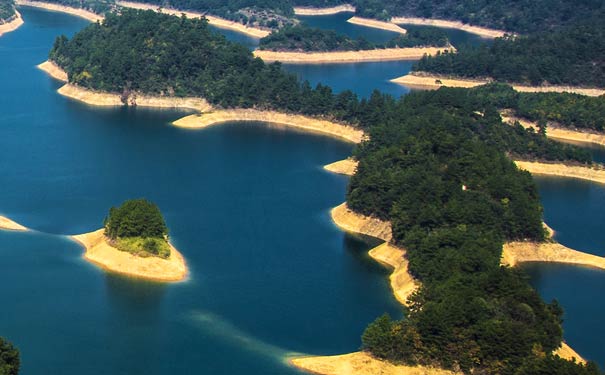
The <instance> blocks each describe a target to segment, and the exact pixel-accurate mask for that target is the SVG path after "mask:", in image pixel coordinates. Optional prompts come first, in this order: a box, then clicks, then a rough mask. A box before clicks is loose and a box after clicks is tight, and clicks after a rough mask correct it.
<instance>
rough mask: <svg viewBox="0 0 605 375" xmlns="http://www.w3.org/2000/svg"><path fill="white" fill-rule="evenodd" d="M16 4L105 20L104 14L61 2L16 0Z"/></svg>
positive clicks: (95, 20) (90, 19) (89, 18)
mask: <svg viewBox="0 0 605 375" xmlns="http://www.w3.org/2000/svg"><path fill="white" fill-rule="evenodd" d="M15 4H17V5H19V6H28V7H35V8H42V9H46V10H52V11H54V12H63V13H69V14H71V15H74V16H78V17H81V18H84V19H87V20H89V21H91V22H97V21H102V20H103V16H101V15H99V14H96V13H93V12H91V11H88V10H85V9H81V8H72V7H67V6H64V5H59V4H54V3H45V2H43V1H30V0H15Z"/></svg>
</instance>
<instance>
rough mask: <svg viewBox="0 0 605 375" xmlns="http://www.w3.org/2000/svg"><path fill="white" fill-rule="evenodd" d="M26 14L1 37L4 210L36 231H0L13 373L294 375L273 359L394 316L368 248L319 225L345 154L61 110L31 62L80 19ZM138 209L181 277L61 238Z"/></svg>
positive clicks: (232, 131) (162, 114)
mask: <svg viewBox="0 0 605 375" xmlns="http://www.w3.org/2000/svg"><path fill="white" fill-rule="evenodd" d="M22 14H23V17H24V19H25V22H26V23H25V25H23V26H22V27H21V28H19V29H18V30H17V31H14V32H12V33H10V34H6V35H5V36H3V37H2V38H0V61H1V65H0V82H2V84H3V90H2V91H1V92H0V105H1V106H2V111H0V150H2V153H1V154H0V155H1V157H0V171H1V173H0V186H2V194H0V213H1V214H3V215H6V216H8V217H11V218H13V219H14V220H16V221H18V222H21V223H23V224H24V225H27V226H29V227H31V228H34V229H35V230H36V231H34V232H29V233H15V232H0V253H1V257H2V259H3V261H2V262H1V263H0V285H2V287H0V296H2V300H3V301H5V302H4V303H3V305H2V309H1V310H2V311H1V313H0V314H1V316H0V335H2V336H5V337H7V338H8V339H10V340H11V341H13V342H14V343H15V344H16V345H17V346H18V347H19V349H20V350H21V353H22V359H23V372H22V373H23V374H25V375H32V374H48V373H49V369H53V371H50V372H58V373H61V374H109V373H111V374H138V373H145V374H167V373H171V374H172V373H174V374H180V373H208V374H239V373H243V374H289V373H297V371H295V370H293V369H291V368H289V367H288V366H287V365H285V363H284V360H283V359H284V356H285V355H287V353H289V352H297V353H311V354H336V353H343V352H348V351H352V350H356V349H357V348H358V347H359V345H360V339H359V337H360V335H361V333H362V331H363V329H364V327H365V326H366V325H367V324H368V323H369V322H370V321H372V320H374V319H375V318H376V317H377V316H379V315H381V314H382V313H384V312H389V313H390V314H391V315H393V316H395V317H401V314H402V313H401V308H400V306H399V305H398V303H397V302H396V301H395V299H394V298H393V296H392V294H391V292H390V289H389V286H388V279H387V277H386V276H387V274H388V272H387V271H386V270H385V269H383V268H382V267H381V266H379V265H378V264H376V263H375V262H373V261H372V260H370V259H369V258H368V256H367V250H368V249H369V248H371V247H372V246H373V245H374V244H372V243H370V242H368V241H367V240H361V239H359V238H355V237H352V236H349V235H346V234H344V233H343V232H342V231H340V230H339V229H338V228H336V227H335V226H334V225H333V224H332V223H331V220H330V217H329V210H330V208H331V207H333V206H335V205H337V204H339V203H341V202H342V201H343V200H344V199H345V197H344V195H345V190H346V185H347V181H348V180H347V178H346V177H343V176H337V175H333V174H330V173H328V172H325V171H324V170H323V169H322V166H323V165H324V164H327V163H330V162H333V161H336V160H340V159H343V158H345V157H347V156H348V155H350V153H351V151H352V146H351V145H350V144H347V143H343V142H340V141H337V140H334V139H331V138H328V137H322V136H319V135H313V134H307V133H299V132H296V131H292V130H287V129H284V128H281V127H270V126H268V125H266V124H259V123H247V124H228V125H225V126H217V127H214V128H209V129H205V130H201V131H191V130H185V129H179V128H176V127H173V126H170V122H171V121H173V120H175V119H177V118H179V117H181V116H183V115H186V114H187V112H185V111H180V112H179V111H169V110H151V109H142V108H138V109H128V108H119V109H116V108H106V109H100V108H98V107H90V106H87V105H84V104H81V103H77V102H74V101H71V100H69V99H66V98H64V97H62V96H60V95H58V94H57V93H56V92H55V90H56V89H57V88H58V87H60V83H59V82H56V81H54V80H52V79H51V78H49V77H47V76H46V75H45V74H44V73H43V72H41V71H39V70H38V69H36V68H35V65H36V64H38V63H40V62H42V61H44V60H45V59H46V55H47V51H48V49H49V48H50V46H51V45H52V42H53V40H54V38H55V37H56V36H57V35H59V34H66V35H72V34H73V33H74V32H76V31H77V30H78V29H80V28H82V27H83V26H85V25H86V22H85V21H83V20H80V19H78V18H74V17H71V16H68V15H63V14H59V13H52V12H44V11H39V10H32V9H27V8H22ZM136 197H146V198H148V199H151V200H153V201H154V202H156V203H157V204H158V205H159V206H160V208H161V210H162V211H163V213H164V214H165V217H166V220H167V223H168V225H169V227H170V234H171V239H172V241H173V243H174V244H175V245H176V246H177V247H178V248H179V249H180V250H181V252H182V253H183V254H184V256H185V258H186V259H187V262H188V265H189V268H190V271H191V275H190V279H189V280H188V281H186V282H183V283H179V284H172V285H166V284H159V283H150V282H144V281H140V280H133V279H129V278H125V277H119V276H115V275H111V274H108V273H105V272H104V271H102V270H100V269H98V268H97V267H95V266H93V265H91V264H89V263H88V262H86V261H84V260H83V259H82V258H81V255H82V249H81V248H80V247H79V246H78V245H77V244H75V243H73V242H72V241H70V240H69V239H67V238H66V237H64V236H63V235H65V234H74V233H80V232H86V231H90V230H94V229H97V228H99V227H100V226H101V223H102V220H103V218H104V216H105V215H106V213H107V210H108V208H109V207H111V206H112V205H117V204H119V203H121V202H122V201H123V200H125V199H129V198H136ZM38 231H40V232H38ZM55 370H56V371H55Z"/></svg>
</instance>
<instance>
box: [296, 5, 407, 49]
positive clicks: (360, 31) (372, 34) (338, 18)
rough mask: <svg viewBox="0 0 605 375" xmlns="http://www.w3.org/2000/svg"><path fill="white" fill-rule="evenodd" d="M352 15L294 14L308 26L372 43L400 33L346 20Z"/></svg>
mask: <svg viewBox="0 0 605 375" xmlns="http://www.w3.org/2000/svg"><path fill="white" fill-rule="evenodd" d="M351 17H353V13H349V12H344V13H338V14H331V15H326V16H296V18H298V19H299V20H300V21H301V22H303V23H304V24H305V25H308V26H310V27H317V28H320V29H325V30H334V31H336V32H337V33H339V34H344V35H346V36H348V37H351V38H359V37H363V38H364V39H366V40H368V41H370V42H374V43H384V42H386V41H389V40H391V39H393V38H394V37H396V36H398V35H400V34H399V33H396V32H393V31H388V30H381V29H376V28H372V27H366V26H361V25H355V24H352V23H349V22H347V20H348V19H349V18H351Z"/></svg>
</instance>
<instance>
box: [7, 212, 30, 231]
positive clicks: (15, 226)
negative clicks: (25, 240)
mask: <svg viewBox="0 0 605 375" xmlns="http://www.w3.org/2000/svg"><path fill="white" fill-rule="evenodd" d="M0 229H3V230H16V231H26V230H29V229H28V228H27V227H24V226H23V225H21V224H19V223H17V222H14V221H12V220H11V219H9V218H7V217H5V216H0Z"/></svg>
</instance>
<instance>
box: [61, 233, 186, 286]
mask: <svg viewBox="0 0 605 375" xmlns="http://www.w3.org/2000/svg"><path fill="white" fill-rule="evenodd" d="M104 232H105V230H104V229H99V230H96V231H94V232H90V233H84V234H79V235H75V236H70V238H71V239H72V240H74V241H76V242H78V243H80V244H81V245H82V246H84V248H85V249H86V252H85V253H84V258H85V259H87V260H88V261H90V262H92V263H94V264H96V265H98V266H100V267H101V268H103V269H105V270H108V271H111V272H116V273H120V274H124V275H129V276H134V277H140V278H145V279H149V280H155V281H164V282H167V281H183V280H185V279H186V278H187V273H188V271H187V264H186V263H185V258H183V255H181V253H180V252H179V251H178V250H177V249H175V248H174V246H172V244H170V257H169V258H168V259H162V258H158V257H148V258H142V257H137V256H135V255H132V254H130V253H127V252H125V251H120V250H118V249H116V248H114V247H111V246H110V245H109V244H108V243H107V242H106V240H105V239H106V237H105V234H104Z"/></svg>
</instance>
